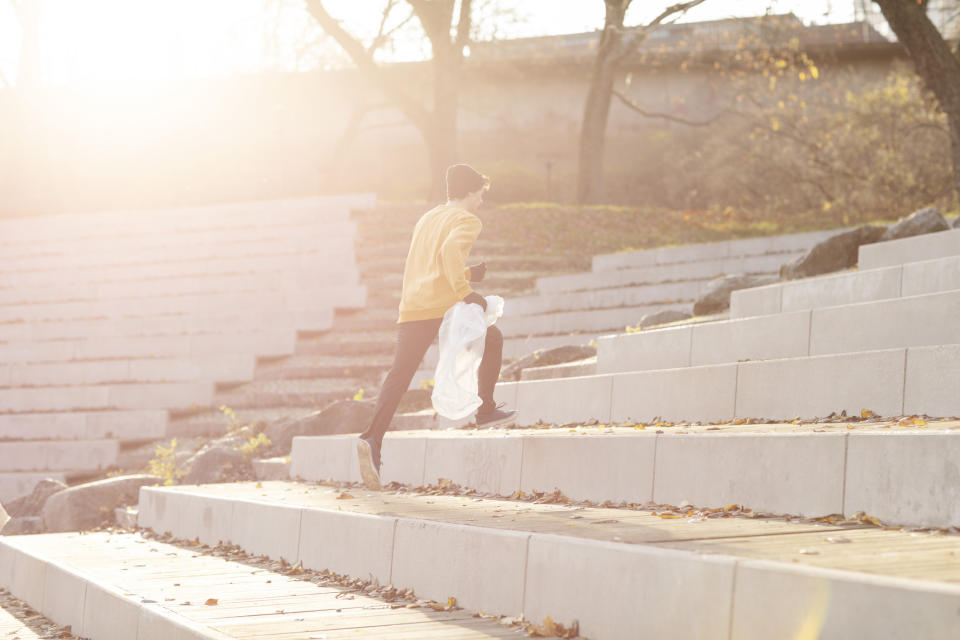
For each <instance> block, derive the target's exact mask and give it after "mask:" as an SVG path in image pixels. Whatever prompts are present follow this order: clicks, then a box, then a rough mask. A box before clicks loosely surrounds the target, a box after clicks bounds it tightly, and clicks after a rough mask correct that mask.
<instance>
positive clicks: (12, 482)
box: [0, 471, 67, 503]
mask: <svg viewBox="0 0 960 640" xmlns="http://www.w3.org/2000/svg"><path fill="white" fill-rule="evenodd" d="M46 478H50V479H53V480H59V481H60V482H66V481H67V477H66V474H65V473H64V472H62V471H19V472H17V471H12V472H6V473H0V503H7V502H10V501H11V500H16V499H17V498H20V497H22V496H25V495H28V494H30V493H31V492H32V491H33V488H34V487H36V486H37V483H38V482H40V481H41V480H44V479H46Z"/></svg>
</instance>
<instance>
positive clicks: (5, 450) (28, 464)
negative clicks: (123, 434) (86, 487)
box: [0, 440, 118, 471]
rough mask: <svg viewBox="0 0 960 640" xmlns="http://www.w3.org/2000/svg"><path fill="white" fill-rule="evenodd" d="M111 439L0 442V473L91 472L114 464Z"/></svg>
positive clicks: (115, 454) (114, 445) (113, 446)
mask: <svg viewBox="0 0 960 640" xmlns="http://www.w3.org/2000/svg"><path fill="white" fill-rule="evenodd" d="M117 451H118V443H117V441H115V440H73V441H71V440H63V441H48V442H43V443H42V445H40V444H38V443H37V442H34V441H21V442H16V441H14V442H0V470H2V471H42V470H47V469H49V470H53V471H94V470H97V469H105V468H107V467H109V466H111V465H113V464H115V463H116V460H117Z"/></svg>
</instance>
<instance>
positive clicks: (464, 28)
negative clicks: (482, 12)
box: [453, 0, 473, 55]
mask: <svg viewBox="0 0 960 640" xmlns="http://www.w3.org/2000/svg"><path fill="white" fill-rule="evenodd" d="M472 19H473V2H472V0H460V20H459V21H458V22H457V39H456V40H455V41H454V43H453V46H454V47H456V50H457V53H458V54H459V55H463V49H464V47H466V46H467V45H468V44H470V31H471V29H472V28H473V23H472Z"/></svg>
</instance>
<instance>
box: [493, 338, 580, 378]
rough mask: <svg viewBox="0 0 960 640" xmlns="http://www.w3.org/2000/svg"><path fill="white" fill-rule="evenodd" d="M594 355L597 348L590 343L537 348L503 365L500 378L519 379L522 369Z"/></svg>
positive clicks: (574, 360) (562, 362)
mask: <svg viewBox="0 0 960 640" xmlns="http://www.w3.org/2000/svg"><path fill="white" fill-rule="evenodd" d="M595 355H597V348H596V347H591V346H590V345H565V346H562V347H555V348H553V349H538V350H537V351H534V352H533V353H530V354H527V355H525V356H523V357H522V358H519V359H517V360H515V361H513V362H512V363H510V364H509V365H507V366H506V367H504V368H503V370H502V371H501V372H500V379H501V380H520V374H521V373H522V372H523V370H524V369H529V368H531V367H548V366H551V365H555V364H564V363H567V362H576V361H578V360H584V359H586V358H591V357H593V356H595Z"/></svg>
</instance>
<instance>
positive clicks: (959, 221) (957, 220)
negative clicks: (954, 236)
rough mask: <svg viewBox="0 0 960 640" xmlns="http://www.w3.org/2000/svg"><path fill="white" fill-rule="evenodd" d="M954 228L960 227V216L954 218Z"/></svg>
mask: <svg viewBox="0 0 960 640" xmlns="http://www.w3.org/2000/svg"><path fill="white" fill-rule="evenodd" d="M953 228H954V229H960V216H957V217H956V218H954V219H953Z"/></svg>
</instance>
